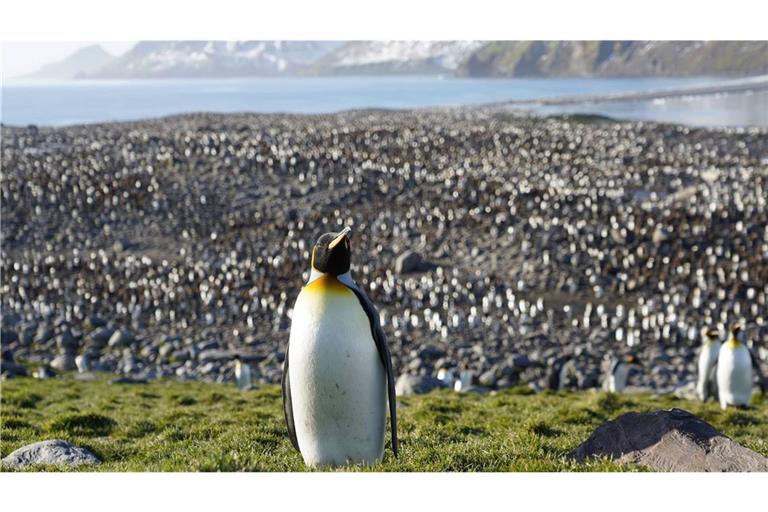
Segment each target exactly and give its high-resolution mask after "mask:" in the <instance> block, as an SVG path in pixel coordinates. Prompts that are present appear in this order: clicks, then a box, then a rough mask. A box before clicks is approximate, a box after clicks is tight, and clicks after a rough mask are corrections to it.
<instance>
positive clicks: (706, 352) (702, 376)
mask: <svg viewBox="0 0 768 512" xmlns="http://www.w3.org/2000/svg"><path fill="white" fill-rule="evenodd" d="M719 353H720V343H719V342H712V343H707V344H705V345H703V346H702V347H701V353H700V354H699V375H698V379H697V382H696V394H697V395H698V396H699V399H700V400H705V399H706V398H707V393H708V389H707V385H708V383H709V381H710V380H714V379H715V375H714V372H715V365H716V364H717V356H718V354H719Z"/></svg>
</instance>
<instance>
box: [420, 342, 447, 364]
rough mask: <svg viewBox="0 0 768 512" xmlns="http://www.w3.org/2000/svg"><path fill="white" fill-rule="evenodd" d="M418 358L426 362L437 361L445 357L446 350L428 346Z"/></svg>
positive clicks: (422, 349)
mask: <svg viewBox="0 0 768 512" xmlns="http://www.w3.org/2000/svg"><path fill="white" fill-rule="evenodd" d="M418 357H419V358H421V359H425V360H435V359H440V358H441V357H445V350H443V349H442V348H440V347H437V346H435V345H426V346H424V347H422V348H421V349H420V350H419V351H418Z"/></svg>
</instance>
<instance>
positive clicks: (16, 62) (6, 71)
mask: <svg viewBox="0 0 768 512" xmlns="http://www.w3.org/2000/svg"><path fill="white" fill-rule="evenodd" d="M135 43H136V41H90V42H89V41H66V42H45V43H42V42H40V43H38V42H23V43H22V42H7V41H3V51H2V76H3V78H16V77H19V76H21V75H26V74H28V73H33V72H35V71H37V70H38V69H40V68H41V67H42V66H44V65H45V64H49V63H51V62H56V61H57V60H61V59H63V58H65V57H67V56H69V55H72V54H73V53H74V52H76V51H77V50H79V49H80V48H82V47H84V46H88V45H91V44H100V45H101V46H102V48H104V49H105V50H106V51H107V52H108V53H111V54H112V55H115V56H117V55H121V54H123V53H125V52H126V51H128V49H130V48H131V46H133V45H134V44H135Z"/></svg>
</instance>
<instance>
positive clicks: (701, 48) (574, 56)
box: [28, 41, 768, 79]
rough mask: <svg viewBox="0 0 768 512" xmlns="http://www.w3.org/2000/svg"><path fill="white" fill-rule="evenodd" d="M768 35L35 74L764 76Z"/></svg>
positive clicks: (262, 48)
mask: <svg viewBox="0 0 768 512" xmlns="http://www.w3.org/2000/svg"><path fill="white" fill-rule="evenodd" d="M767 73H768V41H490V42H487V41H486V42H484V41H348V42H339V41H143V42H140V43H137V44H136V45H135V46H134V47H133V48H132V49H131V50H129V51H128V52H127V53H126V54H124V55H122V56H121V57H117V58H115V57H112V56H110V55H109V54H108V53H106V52H105V51H104V50H103V49H102V48H101V47H99V46H89V47H87V48H83V49H81V50H79V51H78V52H76V53H75V54H74V55H72V56H70V57H68V58H66V59H64V60H62V61H60V62H57V63H54V64H49V65H47V66H45V67H44V68H42V69H41V70H40V71H39V72H38V73H35V74H34V75H32V76H30V77H28V78H75V77H77V78H120V79H127V78H222V77H258V76H306V75H315V76H317V75H320V76H327V75H331V76H343V75H403V74H410V75H446V76H464V77H588V76H685V75H741V76H745V75H758V74H767Z"/></svg>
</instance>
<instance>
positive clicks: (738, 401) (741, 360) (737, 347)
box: [717, 323, 752, 409]
mask: <svg viewBox="0 0 768 512" xmlns="http://www.w3.org/2000/svg"><path fill="white" fill-rule="evenodd" d="M740 332H741V324H738V323H736V324H733V326H731V335H730V336H729V338H728V341H727V342H725V344H724V345H723V346H722V347H721V348H720V356H719V357H718V360H717V392H718V395H719V397H720V408H721V409H725V408H727V407H728V406H729V405H736V406H741V407H746V406H748V405H749V400H750V398H752V355H751V353H750V351H749V348H747V346H746V345H745V344H744V343H743V342H742V341H741V340H740V339H739V338H740V336H739V333H740Z"/></svg>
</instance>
